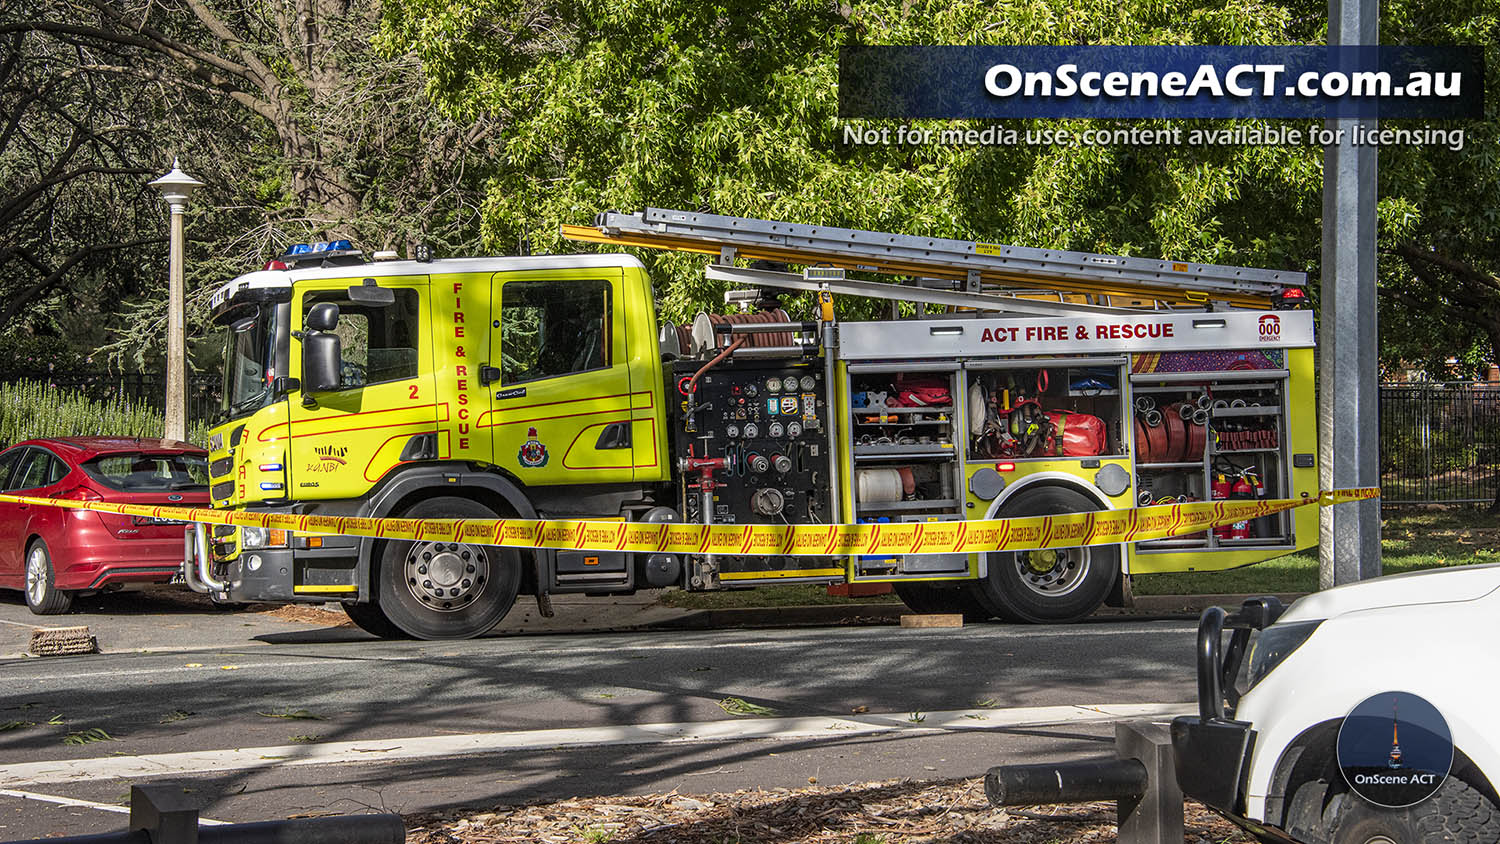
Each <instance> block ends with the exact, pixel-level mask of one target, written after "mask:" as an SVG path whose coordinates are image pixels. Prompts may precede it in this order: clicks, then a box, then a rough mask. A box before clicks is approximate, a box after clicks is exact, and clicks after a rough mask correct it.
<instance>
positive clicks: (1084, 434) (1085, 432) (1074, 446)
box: [1047, 410, 1109, 457]
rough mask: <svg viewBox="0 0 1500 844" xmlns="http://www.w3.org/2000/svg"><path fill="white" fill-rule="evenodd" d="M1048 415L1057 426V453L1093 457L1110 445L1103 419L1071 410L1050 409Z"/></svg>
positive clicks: (1066, 455) (1068, 455) (1064, 455)
mask: <svg viewBox="0 0 1500 844" xmlns="http://www.w3.org/2000/svg"><path fill="white" fill-rule="evenodd" d="M1047 415H1048V416H1050V417H1052V424H1053V425H1056V426H1057V434H1056V442H1057V449H1058V452H1057V453H1058V454H1060V455H1062V456H1063V457H1093V456H1095V455H1097V454H1103V453H1104V452H1105V449H1107V448H1108V447H1109V437H1108V435H1107V434H1106V433H1105V429H1104V420H1103V419H1100V418H1099V417H1097V416H1090V415H1089V414H1087V413H1074V412H1072V411H1070V410H1049V411H1047Z"/></svg>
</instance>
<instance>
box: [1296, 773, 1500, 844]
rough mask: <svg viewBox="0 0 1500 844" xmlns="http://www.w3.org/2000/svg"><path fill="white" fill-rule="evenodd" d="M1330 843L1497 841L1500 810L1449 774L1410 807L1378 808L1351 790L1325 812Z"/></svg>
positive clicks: (1465, 843) (1471, 843) (1468, 843)
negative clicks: (1434, 792)
mask: <svg viewBox="0 0 1500 844" xmlns="http://www.w3.org/2000/svg"><path fill="white" fill-rule="evenodd" d="M1323 822H1324V826H1325V827H1326V828H1327V829H1328V840H1329V842H1330V844H1425V842H1429V841H1434V842H1435V841H1444V842H1454V844H1481V842H1483V844H1492V842H1495V841H1500V809H1497V808H1496V807H1495V804H1493V803H1491V802H1490V801H1489V799H1488V798H1486V797H1485V796H1484V795H1483V794H1480V793H1479V792H1478V791H1476V790H1475V789H1473V788H1470V787H1469V784H1468V783H1466V782H1464V781H1463V780H1459V779H1454V778H1452V777H1449V778H1448V780H1447V781H1445V782H1444V783H1443V784H1442V786H1440V787H1439V788H1438V790H1437V793H1436V794H1434V795H1432V797H1430V798H1428V799H1426V800H1424V801H1422V802H1421V803H1418V804H1416V805H1415V806H1407V807H1406V808H1404V809H1387V808H1385V807H1383V806H1376V805H1375V804H1373V803H1370V802H1369V801H1367V800H1364V799H1362V798H1360V797H1359V796H1358V795H1356V794H1352V793H1349V792H1345V793H1343V794H1339V795H1337V796H1336V797H1334V798H1333V800H1331V801H1329V803H1328V808H1327V809H1326V810H1325V811H1324V813H1323Z"/></svg>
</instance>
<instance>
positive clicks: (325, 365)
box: [302, 306, 343, 393]
mask: <svg viewBox="0 0 1500 844" xmlns="http://www.w3.org/2000/svg"><path fill="white" fill-rule="evenodd" d="M320 307H321V306H320ZM340 345H341V344H340V343H339V336H338V335H337V334H309V335H307V336H306V337H303V338H302V391H303V392H305V393H331V392H333V391H335V390H337V389H338V388H339V381H340V379H339V366H340V363H341V358H342V357H343V355H342V352H343V349H342V348H340Z"/></svg>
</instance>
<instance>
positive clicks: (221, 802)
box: [0, 603, 1194, 840]
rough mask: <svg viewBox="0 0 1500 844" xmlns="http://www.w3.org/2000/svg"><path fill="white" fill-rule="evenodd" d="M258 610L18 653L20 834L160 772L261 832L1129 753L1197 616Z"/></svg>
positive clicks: (1181, 669)
mask: <svg viewBox="0 0 1500 844" xmlns="http://www.w3.org/2000/svg"><path fill="white" fill-rule="evenodd" d="M12 609H14V607H13V606H12V605H11V604H10V603H6V604H0V620H5V619H15V618H19V616H17V615H15V613H13V612H10V610H12ZM21 611H22V612H24V608H21ZM247 617H248V616H247V615H246V614H232V615H225V616H222V617H216V616H213V615H206V616H204V617H203V618H200V619H198V620H197V621H196V622H195V623H196V624H197V625H199V626H204V625H213V626H215V627H216V629H220V628H221V629H222V631H223V633H224V635H223V636H221V637H220V642H221V643H220V644H218V645H217V646H213V647H209V648H207V649H202V650H190V649H189V650H173V651H168V652H151V651H152V648H150V647H145V648H138V649H136V650H135V651H133V652H124V653H121V652H116V653H106V654H102V655H94V656H75V657H54V658H47V659H25V660H21V659H13V660H6V661H0V725H5V723H6V722H10V721H19V722H23V723H29V724H30V726H18V727H15V728H12V729H7V730H4V731H0V840H8V839H16V838H26V837H36V836H42V835H57V834H80V833H86V832H103V831H109V830H113V829H120V828H123V824H124V817H123V815H120V814H114V813H111V812H109V811H108V808H109V807H118V806H119V805H120V804H122V803H123V802H124V800H125V798H126V795H127V793H128V791H129V785H130V784H131V783H132V782H142V781H145V780H146V779H165V780H171V781H174V782H182V783H183V787H184V788H186V789H189V790H191V791H193V792H195V793H196V794H197V795H198V796H199V797H201V798H202V799H203V800H204V802H205V803H206V808H205V810H204V817H206V818H211V819H215V820H221V821H251V820H264V819H272V818H281V817H287V816H293V815H305V814H313V815H316V814H328V813H343V812H357V811H366V810H368V809H369V808H371V807H373V808H376V809H385V810H394V811H403V812H411V811H420V810H428V809H440V808H445V807H453V806H489V805H495V804H501V803H516V802H524V801H532V800H552V799H563V798H567V797H572V796H579V795H604V794H612V793H643V792H653V791H665V790H670V789H674V788H675V789H678V790H680V791H683V792H702V791H713V790H726V789H735V788H750V787H792V786H796V785H801V784H805V783H807V782H808V780H809V778H813V779H816V780H817V781H818V782H821V783H825V784H827V783H840V782H856V781H866V780H876V779H884V778H889V777H917V778H934V777H948V776H972V775H976V774H979V773H982V772H983V771H984V770H985V769H986V768H988V767H989V766H990V765H993V764H997V763H999V762H1001V761H1017V760H1032V761H1036V760H1042V759H1055V758H1070V757H1076V756H1080V755H1090V754H1096V753H1108V752H1109V750H1110V747H1109V744H1108V736H1110V735H1112V727H1111V725H1110V722H1111V721H1112V720H1118V719H1119V718H1122V717H1139V716H1141V715H1143V714H1144V715H1149V716H1154V717H1157V718H1162V717H1165V715H1166V714H1168V713H1170V712H1171V711H1172V710H1173V709H1181V710H1182V711H1186V710H1187V708H1188V707H1187V706H1185V705H1182V704H1186V703H1187V702H1188V701H1189V700H1190V699H1191V697H1192V694H1193V672H1192V664H1191V663H1192V640H1193V629H1194V625H1193V624H1192V623H1191V622H1190V621H1185V620H1182V619H1163V620H1139V619H1129V618H1104V619H1097V620H1094V621H1091V622H1088V623H1083V624H1078V625H1073V626H1068V627H1050V628H1039V627H1014V626H1006V625H997V624H996V625H992V624H986V625H978V626H970V627H967V628H964V629H926V630H913V629H903V628H900V627H896V626H893V625H880V626H868V625H867V626H854V627H818V628H806V627H804V628H796V629H749V630H691V629H689V630H682V629H659V630H647V631H640V632H629V633H598V632H595V633H581V634H531V635H515V634H512V635H503V636H492V637H487V638H484V639H479V640H474V641H467V642H443V643H422V642H381V641H375V640H372V639H367V638H365V637H363V634H360V633H358V632H357V631H351V630H350V629H349V628H320V627H318V626H316V625H310V624H305V623H304V624H300V625H296V624H291V625H290V626H288V625H289V624H290V623H286V622H280V621H276V622H275V623H274V624H271V623H270V622H268V621H264V620H262V619H254V620H252V621H243V620H241V619H244V618H247ZM131 618H132V619H133V620H132V621H131V623H132V624H136V625H145V626H146V627H147V628H149V627H150V626H151V625H152V624H153V623H154V624H156V625H158V626H160V627H162V629H163V630H164V631H165V630H167V627H166V626H167V625H169V624H171V623H173V620H174V618H175V619H176V620H178V621H180V620H181V616H180V615H179V616H175V617H174V616H171V615H166V614H163V615H161V616H160V617H152V618H143V617H140V616H132V617H131ZM59 622H60V623H64V624H66V623H77V621H76V619H74V618H72V617H66V618H64V619H59ZM21 623H24V622H23V621H14V620H12V621H10V625H11V626H14V625H16V624H21ZM244 624H251V625H252V626H255V625H266V624H269V625H270V627H269V628H267V629H262V630H260V632H258V633H256V634H255V635H256V636H257V637H258V638H256V639H253V640H252V639H249V638H243V637H244V636H245V633H243V632H240V631H241V630H245V628H242V627H237V626H236V625H244ZM98 625H102V627H101V630H102V631H104V633H105V636H104V637H105V638H109V637H110V634H109V633H108V632H107V630H106V628H108V626H109V622H108V621H107V620H105V621H95V622H93V626H98ZM190 626H191V625H190ZM283 628H285V629H283ZM246 632H249V631H248V630H246ZM132 635H137V636H144V635H145V634H144V633H143V632H141V631H137V632H136V633H134V634H132ZM162 635H163V634H161V633H159V634H158V638H161V636H162ZM237 636H238V637H242V638H241V639H240V640H239V644H238V645H237V646H227V645H225V644H222V642H223V641H234V640H235V638H236V637H237ZM149 638H150V637H149V636H147V637H146V639H147V640H149ZM178 638H179V637H177V636H176V635H171V636H169V639H170V640H171V641H174V642H175V641H177V639H178ZM148 644H149V642H148ZM175 647H189V645H184V644H178V645H176V646H175ZM141 650H145V651H147V652H140V651H141ZM729 698H737V699H739V700H741V701H744V702H745V704H746V706H743V707H742V706H739V705H737V704H734V703H724V702H725V701H726V699H729ZM1133 704H1178V705H1179V706H1176V707H1170V706H1148V707H1145V708H1139V707H1136V708H1132V707H1130V706H1128V705H1133ZM1101 705H1103V706H1102V711H1101V708H1100V707H1101ZM725 706H728V707H729V710H733V711H729V710H726V708H725ZM757 707H763V708H764V709H757ZM1122 707H1123V708H1122ZM49 722H51V723H49ZM92 730H100V731H102V732H103V734H106V735H108V737H109V740H98V741H92V742H87V743H83V744H69V743H65V742H64V739H65V738H66V737H67V736H69V735H70V734H77V733H87V732H88V731H92ZM94 735H95V736H96V737H97V736H98V734H94ZM58 800H64V801H69V800H70V801H78V802H77V803H75V804H73V805H68V804H65V803H58V802H56V801H58ZM49 801H51V802H49Z"/></svg>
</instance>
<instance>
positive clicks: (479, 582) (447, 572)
mask: <svg viewBox="0 0 1500 844" xmlns="http://www.w3.org/2000/svg"><path fill="white" fill-rule="evenodd" d="M402 517H403V518H407V519H423V518H438V519H494V518H497V515H496V513H495V511H493V510H491V509H490V508H488V507H486V506H484V505H483V504H480V503H478V502H475V501H470V500H469V499H467V498H454V497H441V498H431V499H428V500H426V501H423V502H420V503H418V504H416V505H415V506H413V507H411V508H410V509H408V510H407V511H406V512H405V513H403V514H402ZM375 579H376V583H377V585H376V589H375V594H376V600H377V602H378V604H379V607H380V610H381V612H383V613H384V614H385V617H386V618H387V619H388V620H389V621H390V622H391V623H392V624H394V625H395V626H396V627H397V628H399V629H400V630H402V631H403V632H404V633H406V634H407V635H409V636H412V637H415V638H417V639H469V638H473V637H474V636H478V635H481V634H483V633H485V632H486V631H488V630H489V629H490V628H491V627H494V626H495V625H496V624H499V623H500V619H502V618H504V617H505V614H506V613H508V612H510V608H511V606H512V605H513V604H515V602H516V592H517V591H519V589H520V585H521V555H520V553H519V552H518V551H516V550H515V549H514V548H500V547H497V546H493V545H474V544H470V543H464V542H429V541H420V542H404V541H395V540H393V541H388V542H386V543H385V548H384V550H383V551H382V552H381V555H380V565H379V570H378V571H377V572H376V573H375ZM355 623H356V624H357V623H358V622H357V621H356V622H355Z"/></svg>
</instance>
